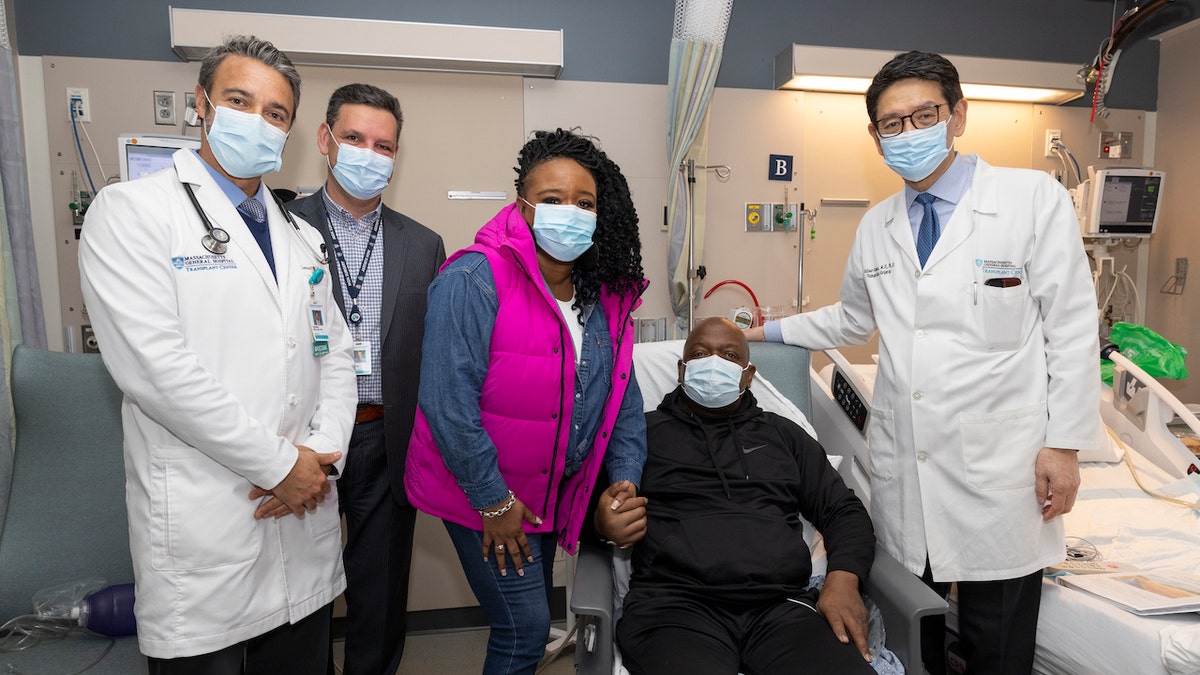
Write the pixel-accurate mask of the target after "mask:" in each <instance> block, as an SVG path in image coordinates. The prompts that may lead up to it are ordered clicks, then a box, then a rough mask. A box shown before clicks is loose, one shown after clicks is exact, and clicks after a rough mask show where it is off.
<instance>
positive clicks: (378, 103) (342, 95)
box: [325, 83, 404, 138]
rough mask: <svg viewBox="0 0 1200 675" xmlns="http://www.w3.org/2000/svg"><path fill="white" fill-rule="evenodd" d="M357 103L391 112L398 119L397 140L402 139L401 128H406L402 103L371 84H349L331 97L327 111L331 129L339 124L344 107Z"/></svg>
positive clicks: (326, 120) (326, 118) (327, 119)
mask: <svg viewBox="0 0 1200 675" xmlns="http://www.w3.org/2000/svg"><path fill="white" fill-rule="evenodd" d="M347 103H356V104H359V105H365V106H369V107H372V108H378V109H380V110H386V111H387V112H390V113H391V114H392V116H393V117H395V118H396V138H400V127H402V126H404V113H402V112H400V101H397V100H396V97H395V96H392V95H391V94H390V93H388V92H387V91H385V90H383V89H380V88H379V87H376V86H374V85H371V84H358V83H356V84H347V85H344V86H342V87H339V88H338V90H337V91H335V92H333V96H330V97H329V106H328V107H327V108H326V109H325V123H326V124H328V125H329V129H330V130H332V129H333V125H334V123H335V122H337V119H338V115H339V114H340V113H341V112H342V106H344V105H346V104H347Z"/></svg>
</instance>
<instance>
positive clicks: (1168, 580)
mask: <svg viewBox="0 0 1200 675" xmlns="http://www.w3.org/2000/svg"><path fill="white" fill-rule="evenodd" d="M1058 582H1059V583H1060V584H1063V585H1065V586H1071V587H1074V588H1078V589H1080V590H1084V591H1087V592H1089V593H1093V594H1095V595H1098V596H1100V597H1102V598H1104V599H1105V600H1109V601H1111V602H1115V603H1117V604H1118V605H1120V606H1121V607H1124V608H1125V609H1126V610H1128V611H1130V612H1133V613H1134V614H1137V615H1139V616H1152V615H1156V614H1181V613H1183V612H1197V611H1200V575H1195V574H1183V573H1171V572H1142V573H1137V574H1090V575H1082V576H1075V575H1070V574H1068V575H1066V576H1063V577H1060V578H1059V580H1058Z"/></svg>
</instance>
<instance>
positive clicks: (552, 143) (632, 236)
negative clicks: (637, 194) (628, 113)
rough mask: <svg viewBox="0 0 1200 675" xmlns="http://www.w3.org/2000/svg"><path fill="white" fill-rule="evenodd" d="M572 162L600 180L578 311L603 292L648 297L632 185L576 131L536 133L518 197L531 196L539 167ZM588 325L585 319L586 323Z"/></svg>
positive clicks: (577, 273)
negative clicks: (528, 187)
mask: <svg viewBox="0 0 1200 675" xmlns="http://www.w3.org/2000/svg"><path fill="white" fill-rule="evenodd" d="M557 157H566V158H569V159H573V160H575V161H576V162H579V165H580V166H582V167H583V168H585V169H587V170H588V171H589V172H590V173H591V174H592V177H593V178H594V179H595V180H596V234H595V235H594V236H593V237H592V239H593V241H594V242H595V243H594V244H593V246H592V248H591V249H589V250H588V252H587V253H585V254H584V256H583V258H580V260H579V262H577V263H576V265H575V267H574V269H572V270H571V282H572V283H573V284H574V285H575V303H574V305H573V306H574V307H575V308H576V309H578V308H580V307H584V306H587V305H590V304H592V303H594V302H596V301H597V300H599V299H600V288H601V286H603V287H604V288H606V289H607V290H608V292H609V293H612V294H614V295H630V294H632V295H634V296H636V295H638V294H640V293H641V292H642V282H643V278H644V275H643V273H642V240H641V239H640V238H639V237H638V217H637V211H636V210H635V209H634V207H633V198H632V197H631V196H630V194H629V184H628V183H627V182H626V181H625V176H624V175H622V174H621V169H620V167H618V166H617V164H616V163H615V162H613V161H612V160H611V159H609V158H608V155H606V154H604V152H603V151H602V150H600V149H599V148H597V147H596V145H595V144H594V143H593V142H592V141H591V139H589V138H587V137H585V136H581V135H579V134H577V133H575V131H574V130H571V131H563V130H562V129H558V130H556V131H535V132H534V133H533V138H531V139H530V140H529V142H528V143H526V144H525V146H524V147H523V148H521V152H520V154H519V155H517V162H518V166H515V167H513V170H514V171H516V172H517V179H516V181H515V182H516V186H517V194H518V195H520V196H522V197H524V196H525V179H526V178H527V177H528V176H529V172H530V171H532V170H533V168H534V167H536V166H537V165H539V164H541V163H542V162H545V161H546V160H549V159H555V158H557ZM581 319H582V317H581Z"/></svg>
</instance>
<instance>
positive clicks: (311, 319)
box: [308, 302, 329, 342]
mask: <svg viewBox="0 0 1200 675" xmlns="http://www.w3.org/2000/svg"><path fill="white" fill-rule="evenodd" d="M308 327H309V329H310V330H312V338H313V342H329V328H328V324H326V323H325V305H322V304H321V303H319V302H312V303H309V305H308Z"/></svg>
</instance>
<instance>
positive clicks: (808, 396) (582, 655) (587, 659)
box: [570, 341, 947, 675]
mask: <svg viewBox="0 0 1200 675" xmlns="http://www.w3.org/2000/svg"><path fill="white" fill-rule="evenodd" d="M682 351H683V341H671V342H654V343H641V344H638V345H637V346H636V347H635V348H634V361H635V367H636V369H637V377H638V384H639V386H640V387H641V389H642V394H643V398H644V399H645V404H646V409H647V410H653V409H654V408H656V407H657V406H658V403H659V402H660V401H661V400H662V398H663V396H664V395H665V394H666V393H667V392H669V391H671V390H672V389H674V388H675V386H676V384H677V378H678V367H677V363H678V359H679V357H680V355H681V354H682ZM750 360H751V362H752V363H754V364H755V366H756V368H757V375H756V376H755V380H754V383H753V384H752V385H751V388H752V389H753V391H754V393H755V397H756V398H757V399H758V400H759V404H760V405H761V406H762V407H763V408H764V409H766V410H771V411H772V412H777V413H779V414H784V415H787V416H790V417H792V418H794V419H795V418H797V417H798V416H799V415H800V414H801V413H803V417H802V418H801V419H802V421H801V424H802V426H803V425H806V424H807V421H804V420H803V418H811V416H810V414H809V413H810V412H811V413H812V414H813V415H815V414H816V410H815V408H814V406H812V397H814V396H825V394H824V393H822V392H823V390H821V389H820V388H819V387H816V386H815V385H813V384H812V382H811V381H810V373H811V370H810V366H809V353H808V351H807V350H805V349H802V348H800V347H793V346H789V345H783V344H771V343H752V344H751V349H750ZM814 423H815V419H814ZM832 438H835V437H833V436H831V439H832ZM818 440H820V441H821V442H822V445H823V446H824V447H825V450H826V451H827V452H828V453H830V455H831V463H832V462H833V461H835V459H836V458H834V457H832V455H837V454H840V453H841V451H842V450H843V446H841V445H840V444H839V442H838V441H836V440H827V439H825V438H823V437H818ZM849 464H850V462H847V461H843V462H842V463H841V467H840V471H842V473H843V475H844V476H845V475H847V473H846V472H847V471H848V466H849ZM852 487H854V486H853V485H852ZM856 489H857V488H856ZM811 530H812V528H811V527H808V528H805V531H806V533H808V532H810V531H811ZM811 543H812V544H813V545H812V546H811V548H812V549H813V552H814V574H817V570H818V567H819V565H821V564H822V562H823V559H822V556H823V546H821V545H820V544H819V542H811ZM614 557H615V558H616V562H615V564H614ZM577 558H578V560H577V562H576V572H575V580H574V583H573V587H572V591H571V594H570V606H571V611H572V612H573V613H574V614H575V615H576V616H577V620H578V630H579V634H578V638H577V641H576V654H575V656H576V664H577V669H578V672H579V673H580V674H581V675H608V674H609V673H619V672H621V671H622V670H623V669H621V668H620V655H619V654H617V653H615V647H614V636H613V628H614V624H615V619H616V617H618V616H619V598H620V595H621V590H622V588H623V587H624V585H625V584H627V582H628V556H627V555H624V556H623V555H622V552H618V553H617V554H616V556H614V555H613V552H612V551H611V550H610V549H601V548H598V547H592V546H586V545H585V546H581V547H580V550H579V554H578V556H577ZM614 570H615V574H614ZM614 589H616V591H617V592H616V594H615V595H614ZM866 592H867V594H868V596H869V597H870V598H871V599H872V600H873V601H874V603H875V605H876V606H877V607H878V608H879V613H880V615H881V617H882V626H883V630H884V631H885V633H886V645H887V647H888V649H889V650H891V652H892V653H893V654H894V658H896V659H898V660H899V662H900V663H902V664H904V666H906V667H908V668H909V670H908V672H917V673H919V672H921V669H920V668H919V667H915V668H914V667H913V666H917V665H918V664H919V655H920V621H921V618H922V617H925V616H930V615H935V614H942V613H945V612H946V609H947V607H946V603H945V601H943V600H942V598H940V597H939V596H938V595H937V594H936V593H934V592H933V591H931V590H929V589H928V588H927V587H926V586H925V585H924V584H923V583H922V582H921V581H920V580H919V579H918V578H917V577H915V576H913V575H912V574H911V573H909V572H908V570H906V569H904V567H903V566H902V565H900V563H899V562H897V561H896V560H895V559H893V558H892V557H890V556H889V555H888V554H887V553H885V552H884V551H883V550H882V549H876V554H875V564H874V566H873V567H872V568H871V574H870V578H869V580H868V582H867V584H866ZM872 630H873V631H874V630H877V626H872Z"/></svg>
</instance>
